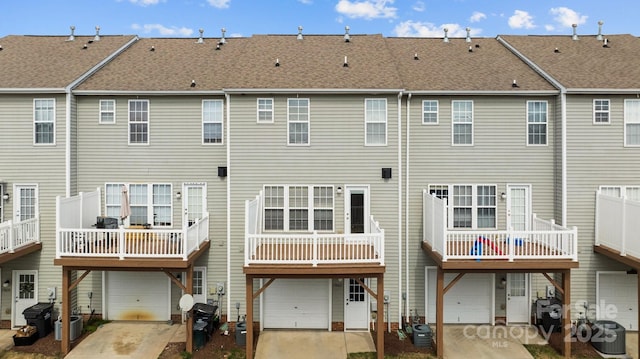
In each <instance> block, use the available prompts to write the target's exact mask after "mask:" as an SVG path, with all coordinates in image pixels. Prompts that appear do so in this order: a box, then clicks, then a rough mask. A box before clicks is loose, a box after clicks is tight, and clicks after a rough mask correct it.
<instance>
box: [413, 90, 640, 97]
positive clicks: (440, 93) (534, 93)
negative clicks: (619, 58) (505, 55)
mask: <svg viewBox="0 0 640 359" xmlns="http://www.w3.org/2000/svg"><path fill="white" fill-rule="evenodd" d="M406 93H407V94H413V95H415V96H424V95H427V96H431V95H433V96H447V95H455V96H553V95H558V90H531V91H499V90H498V91H491V90H487V91H484V90H481V91H472V90H459V91H456V90H425V91H407V92H406ZM634 93H635V92H634Z"/></svg>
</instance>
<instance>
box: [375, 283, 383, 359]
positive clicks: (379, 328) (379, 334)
mask: <svg viewBox="0 0 640 359" xmlns="http://www.w3.org/2000/svg"><path fill="white" fill-rule="evenodd" d="M376 279H377V282H378V292H377V293H376V301H377V302H376V305H377V308H376V310H377V313H378V315H376V353H377V355H376V357H377V358H378V359H384V275H382V274H379V275H378V276H377V277H376Z"/></svg>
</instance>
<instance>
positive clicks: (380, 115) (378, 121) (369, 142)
mask: <svg viewBox="0 0 640 359" xmlns="http://www.w3.org/2000/svg"><path fill="white" fill-rule="evenodd" d="M364 103H365V106H364V107H365V112H364V122H365V132H366V135H365V145H366V146H386V145H387V99H384V98H383V99H376V98H373V99H371V98H370V99H366V100H364Z"/></svg>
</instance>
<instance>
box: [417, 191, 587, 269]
mask: <svg viewBox="0 0 640 359" xmlns="http://www.w3.org/2000/svg"><path fill="white" fill-rule="evenodd" d="M423 220H424V223H423V230H424V233H423V241H425V242H427V243H428V244H429V245H430V246H431V248H432V250H433V251H435V252H437V253H438V254H440V255H441V256H442V260H443V261H447V260H449V259H477V260H480V259H506V260H509V261H514V260H517V259H571V260H573V261H577V260H578V230H577V228H575V227H574V228H572V229H568V228H564V227H562V226H559V225H557V224H555V223H554V222H553V221H552V220H551V221H546V220H543V219H540V218H537V217H536V216H535V214H534V215H533V219H532V227H533V228H532V229H531V230H526V231H516V230H459V229H455V230H452V229H449V228H448V227H447V204H446V202H445V201H444V200H441V199H439V198H437V197H435V196H432V195H430V194H429V193H427V192H426V191H424V192H423Z"/></svg>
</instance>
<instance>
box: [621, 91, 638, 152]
mask: <svg viewBox="0 0 640 359" xmlns="http://www.w3.org/2000/svg"><path fill="white" fill-rule="evenodd" d="M624 145H625V146H634V147H636V146H640V100H630V99H627V100H624Z"/></svg>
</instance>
